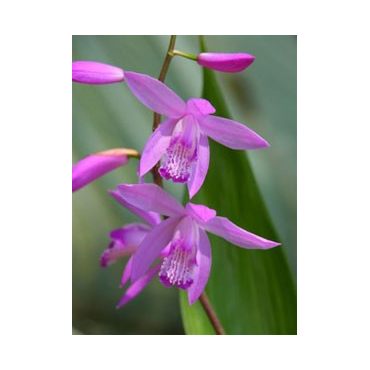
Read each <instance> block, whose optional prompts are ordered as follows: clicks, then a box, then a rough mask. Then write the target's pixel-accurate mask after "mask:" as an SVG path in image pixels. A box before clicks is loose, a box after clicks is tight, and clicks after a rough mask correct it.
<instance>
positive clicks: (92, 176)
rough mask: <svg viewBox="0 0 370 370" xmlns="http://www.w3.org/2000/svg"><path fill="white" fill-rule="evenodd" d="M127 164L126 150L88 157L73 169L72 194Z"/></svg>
mask: <svg viewBox="0 0 370 370" xmlns="http://www.w3.org/2000/svg"><path fill="white" fill-rule="evenodd" d="M127 162H128V156H127V151H126V150H125V149H110V150H106V151H103V152H99V153H95V154H91V155H88V156H87V157H85V158H84V159H82V160H81V161H79V162H77V163H76V164H75V165H73V167H72V192H75V191H76V190H79V189H81V188H82V187H84V186H86V185H87V184H89V183H90V182H92V181H94V180H96V179H97V178H99V177H101V176H103V175H105V174H106V173H108V172H110V171H113V170H115V169H116V168H118V167H121V166H124V165H125V164H126V163H127Z"/></svg>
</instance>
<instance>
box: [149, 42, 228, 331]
mask: <svg viewBox="0 0 370 370" xmlns="http://www.w3.org/2000/svg"><path fill="white" fill-rule="evenodd" d="M175 43H176V35H171V38H170V43H169V45H168V50H167V54H166V57H165V60H164V62H163V66H162V69H161V73H160V74H159V77H158V80H159V81H161V82H164V80H165V78H166V74H167V71H168V68H169V66H170V64H171V60H172V58H173V57H174V56H175V55H180V54H179V52H178V51H176V54H175V53H174V51H175ZM159 123H160V115H159V114H158V113H154V120H153V132H154V131H155V130H156V129H157V128H158V126H159ZM159 166H160V162H158V163H157V164H156V165H155V166H154V167H153V168H152V171H151V172H152V176H153V181H154V183H155V184H156V185H158V186H160V187H161V188H163V181H162V177H161V175H160V174H159V171H158V170H159ZM199 300H200V302H201V304H202V307H203V309H204V311H205V312H206V314H207V316H208V318H209V320H210V322H211V324H212V326H213V327H214V329H215V332H216V333H217V334H219V335H223V334H225V331H224V329H223V328H222V325H221V323H220V320H219V319H218V317H217V315H216V312H215V310H214V309H213V307H212V304H211V303H210V301H209V299H208V297H207V295H206V293H205V292H203V293H202V294H201V296H200V297H199Z"/></svg>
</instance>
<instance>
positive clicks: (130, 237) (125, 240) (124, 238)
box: [100, 223, 151, 267]
mask: <svg viewBox="0 0 370 370" xmlns="http://www.w3.org/2000/svg"><path fill="white" fill-rule="evenodd" d="M150 230H151V229H150V228H149V226H146V225H144V224H139V223H132V224H128V225H125V226H124V227H121V228H119V229H115V230H113V231H111V233H110V235H109V236H110V238H111V239H112V242H111V243H110V244H109V248H107V249H106V250H105V251H104V252H103V253H102V255H101V257H100V266H101V267H106V266H109V265H111V264H113V263H115V262H116V261H117V260H118V259H120V258H122V257H126V256H130V255H132V254H133V253H134V252H135V251H136V248H137V247H138V246H139V245H140V243H141V242H142V241H143V239H144V238H145V237H146V236H147V235H148V233H149V232H150Z"/></svg>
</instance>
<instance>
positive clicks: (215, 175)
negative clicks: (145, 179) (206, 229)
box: [180, 68, 297, 334]
mask: <svg viewBox="0 0 370 370" xmlns="http://www.w3.org/2000/svg"><path fill="white" fill-rule="evenodd" d="M203 78H204V87H203V97H204V98H205V99H207V100H209V101H210V102H211V103H212V105H213V106H214V107H215V108H216V110H217V113H216V114H217V115H219V116H222V117H226V118H231V116H230V114H229V112H228V109H227V106H226V104H225V101H224V98H223V96H222V92H221V90H220V88H219V86H218V83H217V80H216V78H215V75H214V72H213V71H211V70H209V69H205V68H204V73H203ZM192 201H193V202H194V203H200V204H205V205H207V206H208V207H211V208H213V209H215V210H217V214H218V215H220V216H224V217H228V218H229V219H230V220H231V221H232V222H234V223H236V224H237V225H239V226H240V227H242V228H245V229H246V230H248V231H251V232H254V233H256V234H258V235H260V236H263V237H265V238H267V239H271V240H275V241H278V240H279V237H278V235H277V233H276V231H275V229H274V226H273V224H272V221H271V219H270V217H269V215H268V212H267V210H266V207H265V204H264V202H263V199H262V197H261V193H260V191H259V188H258V185H257V183H256V180H255V177H254V175H253V171H252V168H251V165H250V163H249V160H248V157H247V155H246V153H245V152H244V151H234V150H231V149H228V148H226V147H224V146H222V145H219V144H218V143H215V142H212V143H211V162H210V168H209V172H208V175H207V179H206V182H205V184H204V185H203V187H202V189H201V190H200V191H199V193H198V194H197V195H196V197H195V198H194V199H193V200H192ZM209 237H210V240H211V245H212V260H213V261H212V270H211V276H210V279H209V282H208V284H207V288H206V292H207V294H208V297H209V299H210V301H211V303H212V305H213V307H214V309H215V311H216V313H217V315H218V317H219V319H220V321H221V323H222V325H223V327H224V329H225V331H226V333H227V334H296V333H297V295H296V286H295V282H294V280H293V278H292V274H291V271H290V268H289V265H288V263H287V260H286V256H285V252H284V246H281V247H277V248H273V249H271V250H267V251H260V250H244V249H242V248H238V247H236V246H234V245H232V244H230V243H228V242H226V241H224V240H223V239H221V238H218V237H216V236H213V235H211V234H209ZM180 305H181V312H182V319H183V323H184V328H185V332H186V333H187V334H212V333H214V331H213V330H212V328H211V327H210V323H209V320H208V318H207V316H206V315H205V314H204V312H203V310H202V307H201V305H200V303H199V302H197V303H196V304H194V305H193V306H189V304H188V302H187V299H186V292H181V295H180Z"/></svg>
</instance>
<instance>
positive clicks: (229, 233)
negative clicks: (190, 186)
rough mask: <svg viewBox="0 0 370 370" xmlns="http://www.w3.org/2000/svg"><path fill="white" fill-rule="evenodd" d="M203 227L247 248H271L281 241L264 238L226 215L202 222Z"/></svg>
mask: <svg viewBox="0 0 370 370" xmlns="http://www.w3.org/2000/svg"><path fill="white" fill-rule="evenodd" d="M202 227H203V228H204V229H205V230H206V231H208V232H210V233H212V234H215V235H218V236H220V237H221V238H224V239H226V240H227V241H228V242H230V243H232V244H235V245H237V246H239V247H242V248H245V249H270V248H273V247H277V246H278V245H280V243H276V242H274V241H272V240H267V239H264V238H262V237H261V236H258V235H255V234H252V233H250V232H249V231H246V230H244V229H242V228H240V227H239V226H237V225H235V224H233V223H232V222H231V221H230V220H228V219H227V218H225V217H215V218H213V219H212V220H210V221H208V222H207V223H204V224H202Z"/></svg>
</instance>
